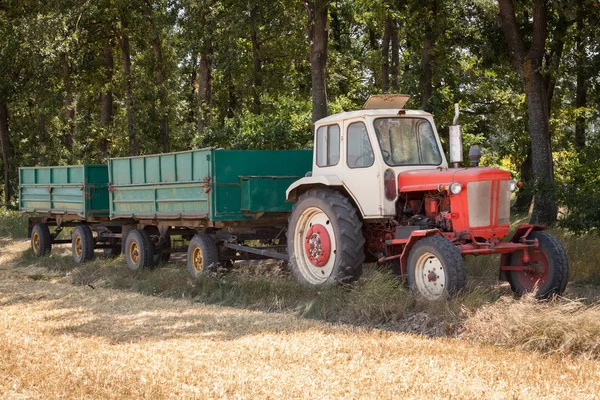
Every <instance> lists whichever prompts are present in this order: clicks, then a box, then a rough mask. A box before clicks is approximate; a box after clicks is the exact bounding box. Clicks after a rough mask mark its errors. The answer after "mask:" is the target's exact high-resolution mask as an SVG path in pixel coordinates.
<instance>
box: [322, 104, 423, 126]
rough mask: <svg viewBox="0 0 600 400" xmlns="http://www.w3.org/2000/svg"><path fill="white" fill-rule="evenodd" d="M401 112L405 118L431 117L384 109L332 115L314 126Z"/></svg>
mask: <svg viewBox="0 0 600 400" xmlns="http://www.w3.org/2000/svg"><path fill="white" fill-rule="evenodd" d="M400 111H402V112H404V113H405V114H404V115H405V116H422V117H428V116H431V114H430V113H428V112H425V111H423V110H400V109H397V108H396V109H384V110H359V111H348V112H343V113H339V114H333V115H330V116H328V117H325V118H321V119H320V120H318V121H317V122H316V123H315V124H318V125H321V124H327V123H331V122H337V121H343V120H345V119H351V118H359V117H366V116H368V117H389V116H394V117H395V116H398V113H399V112H400Z"/></svg>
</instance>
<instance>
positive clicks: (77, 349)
mask: <svg viewBox="0 0 600 400" xmlns="http://www.w3.org/2000/svg"><path fill="white" fill-rule="evenodd" d="M26 249H27V243H26V242H25V241H23V240H20V241H14V240H4V239H0V394H1V397H2V398H9V399H28V398H44V399H46V398H109V399H112V398H118V399H123V398H135V399H138V398H152V399H160V398H198V399H204V398H207V399H208V398H228V399H229V398H247V399H257V398H273V399H283V398H286V399H287V398H319V399H322V398H349V399H354V398H378V399H387V398H498V399H503V398H510V399H524V398H536V399H537V398H569V399H572V398H597V397H598V394H599V393H600V362H598V361H595V360H591V359H585V357H575V358H571V357H569V356H564V355H562V356H561V355H559V354H554V355H552V354H551V355H544V354H540V353H537V352H528V351H520V350H514V349H506V348H504V349H503V348H499V347H495V346H490V345H482V344H474V343H473V342H468V341H465V340H461V339H457V338H427V337H425V336H418V335H412V334H406V333H398V332H389V331H383V330H379V329H373V328H366V327H360V326H353V325H345V324H330V323H326V322H320V321H315V320H308V319H305V318H300V317H298V316H297V315H295V314H293V313H289V312H288V313H282V312H279V313H275V312H271V313H265V312H260V311H251V310H248V309H240V308H230V307H222V306H215V305H204V304H199V303H198V302H194V301H192V300H190V299H183V300H177V299H173V298H162V297H156V296H148V295H142V294H140V293H134V292H132V291H128V290H114V289H108V288H103V287H98V286H101V285H91V286H88V285H87V284H86V285H79V286H75V285H73V284H71V283H70V282H71V281H68V280H65V279H64V277H62V276H61V275H60V274H53V273H52V272H49V270H48V268H46V267H40V266H36V264H35V263H30V264H28V265H23V264H22V263H19V262H18V258H19V257H21V256H22V254H23V252H24V251H25V250H26ZM65 250H66V249H65ZM121 268H124V267H121ZM182 273H183V271H182ZM92 287H94V288H92Z"/></svg>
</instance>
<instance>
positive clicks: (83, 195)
mask: <svg viewBox="0 0 600 400" xmlns="http://www.w3.org/2000/svg"><path fill="white" fill-rule="evenodd" d="M109 210H110V207H109V192H108V166H107V165H103V164H85V165H66V166H53V167H23V168H19V211H20V212H22V213H29V214H32V216H31V217H30V218H29V223H28V236H29V238H31V246H32V249H33V252H34V254H35V255H38V256H41V255H45V254H48V253H50V251H51V249H52V245H53V244H60V243H73V256H74V258H75V260H76V261H78V262H84V261H87V260H89V259H90V258H91V256H92V254H93V249H94V248H100V249H103V250H104V252H105V254H107V255H110V254H113V255H116V254H118V253H117V250H119V248H118V243H119V235H120V229H121V228H120V226H119V224H114V223H111V221H110V218H109ZM65 227H74V228H75V229H74V231H73V234H72V237H71V238H69V239H59V237H60V233H61V232H62V230H63V228H65ZM50 228H53V231H52V232H51V231H50ZM93 231H95V232H96V235H95V236H94V233H93ZM86 246H87V247H86ZM86 250H87V252H86Z"/></svg>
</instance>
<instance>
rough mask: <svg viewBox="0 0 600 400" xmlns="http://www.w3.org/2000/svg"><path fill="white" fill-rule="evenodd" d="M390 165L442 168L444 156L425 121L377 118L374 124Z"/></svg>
mask: <svg viewBox="0 0 600 400" xmlns="http://www.w3.org/2000/svg"><path fill="white" fill-rule="evenodd" d="M373 124H374V126H375V133H376V134H377V140H378V141H379V148H380V149H381V154H382V155H383V159H384V160H385V162H386V164H388V165H390V166H399V165H440V164H441V163H442V156H441V154H440V149H439V148H438V143H437V140H436V137H435V134H434V132H433V127H432V126H431V124H430V123H429V121H428V120H426V119H424V118H409V117H389V118H377V119H376V120H375V122H374V123H373Z"/></svg>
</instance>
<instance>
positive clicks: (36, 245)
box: [31, 222, 52, 257]
mask: <svg viewBox="0 0 600 400" xmlns="http://www.w3.org/2000/svg"><path fill="white" fill-rule="evenodd" d="M31 251H32V252H33V255H34V256H35V257H42V256H45V255H47V254H50V253H51V252H52V236H51V235H50V229H48V225H46V224H43V223H41V222H37V223H36V224H35V225H34V226H33V229H32V230H31Z"/></svg>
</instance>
